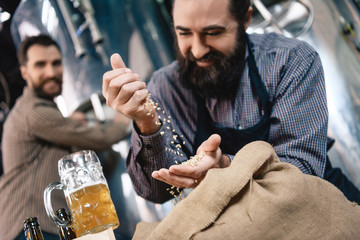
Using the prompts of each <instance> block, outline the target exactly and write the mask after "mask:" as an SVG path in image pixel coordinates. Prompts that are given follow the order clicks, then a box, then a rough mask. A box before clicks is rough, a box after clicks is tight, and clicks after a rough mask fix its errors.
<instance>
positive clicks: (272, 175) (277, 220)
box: [133, 141, 360, 240]
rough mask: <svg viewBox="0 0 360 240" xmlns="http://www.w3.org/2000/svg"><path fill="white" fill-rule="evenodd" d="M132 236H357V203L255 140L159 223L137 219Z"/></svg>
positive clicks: (359, 213)
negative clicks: (285, 160)
mask: <svg viewBox="0 0 360 240" xmlns="http://www.w3.org/2000/svg"><path fill="white" fill-rule="evenodd" d="M133 239H134V240H140V239H141V240H144V239H147V240H150V239H151V240H155V239H156V240H158V239H167V240H169V239H171V240H177V239H206V240H209V239H214V240H215V239H216V240H219V239H276V240H279V239H326V240H328V239H360V206H359V205H357V204H355V203H352V202H350V201H348V200H347V199H346V198H345V196H344V195H343V194H342V193H341V192H340V191H339V190H338V189H337V188H336V187H334V186H333V185H332V184H330V183H328V182H327V181H324V180H322V179H320V178H318V177H315V176H310V175H306V174H303V173H302V172H301V171H300V170H299V169H298V168H296V167H295V166H293V165H291V164H288V163H283V162H280V161H279V159H278V157H277V155H276V154H275V151H274V149H273V148H272V147H271V146H270V145H269V144H268V143H266V142H262V141H257V142H253V143H250V144H248V145H246V146H245V147H244V148H242V149H241V150H240V151H239V152H238V153H237V154H236V156H235V158H234V160H233V162H232V163H231V166H230V167H228V168H224V169H211V170H210V171H209V172H208V174H207V175H206V178H205V179H204V180H203V182H202V183H201V184H200V185H199V186H198V187H197V188H196V189H195V190H194V191H192V192H191V193H190V194H189V196H188V197H187V198H186V199H184V200H182V201H181V202H180V203H179V204H177V205H176V207H175V208H174V209H173V210H172V211H171V212H170V213H169V214H168V216H166V217H165V218H164V219H163V220H162V221H161V222H157V223H143V222H141V223H139V224H138V225H137V227H136V231H135V234H134V236H133Z"/></svg>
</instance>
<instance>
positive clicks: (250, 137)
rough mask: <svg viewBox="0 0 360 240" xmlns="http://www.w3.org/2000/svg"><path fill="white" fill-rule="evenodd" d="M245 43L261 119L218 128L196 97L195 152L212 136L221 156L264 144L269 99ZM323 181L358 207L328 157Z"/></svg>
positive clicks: (358, 197) (359, 197)
mask: <svg viewBox="0 0 360 240" xmlns="http://www.w3.org/2000/svg"><path fill="white" fill-rule="evenodd" d="M246 41H247V42H246V43H247V47H248V52H249V58H248V64H249V76H250V80H251V84H252V87H253V89H254V90H255V93H256V95H257V97H258V98H259V101H260V104H261V106H260V107H261V109H262V110H263V111H262V112H263V116H262V117H261V119H260V121H259V122H258V123H257V124H256V125H254V126H252V127H250V128H247V129H235V128H229V127H222V126H219V124H216V123H214V122H213V121H212V120H211V116H210V114H209V112H208V111H207V109H206V106H205V100H204V99H203V98H201V97H200V96H196V99H197V103H198V104H197V106H198V114H197V117H198V122H197V130H196V135H195V142H194V143H195V149H197V148H198V147H199V146H200V145H201V143H203V142H204V141H205V140H206V139H208V138H209V137H210V135H211V134H214V133H217V134H219V135H220V136H221V144H220V148H221V150H222V153H223V154H231V155H235V154H236V153H237V152H238V151H239V150H240V149H241V148H242V147H244V146H245V145H246V144H248V143H250V142H253V141H256V140H262V141H268V138H269V131H270V115H271V110H272V103H271V102H270V97H269V94H268V92H267V90H266V88H265V85H264V83H263V81H262V80H261V76H260V74H259V71H258V68H257V66H256V61H255V57H254V54H253V52H252V50H251V46H252V45H251V42H250V40H249V37H248V36H247V38H246ZM331 145H332V144H328V149H329V148H330V147H331ZM324 179H326V180H327V181H329V182H331V183H332V184H334V185H335V186H336V187H338V188H339V189H340V190H341V191H342V192H343V193H344V195H345V196H346V197H347V198H348V199H349V200H350V201H355V202H357V203H358V204H360V192H359V190H358V189H357V188H356V187H355V186H354V185H353V183H352V182H351V181H349V180H348V179H347V177H346V176H345V175H344V174H343V173H342V172H341V170H340V169H338V168H332V166H331V163H330V161H329V158H327V159H326V169H325V174H324Z"/></svg>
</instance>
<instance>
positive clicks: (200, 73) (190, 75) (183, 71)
mask: <svg viewBox="0 0 360 240" xmlns="http://www.w3.org/2000/svg"><path fill="white" fill-rule="evenodd" d="M245 48H246V32H245V30H244V26H240V27H239V28H238V30H237V37H236V42H235V47H234V49H233V50H232V52H231V54H230V56H228V57H227V56H225V55H224V54H223V53H221V52H219V51H217V50H213V49H212V50H210V52H209V53H208V54H206V55H205V56H203V57H202V58H201V59H195V57H194V56H193V54H192V53H191V51H189V52H188V53H187V55H186V56H185V57H183V56H182V55H181V53H180V51H179V49H178V48H177V49H178V51H177V52H178V53H177V60H178V62H179V66H180V80H181V82H182V84H183V85H184V86H185V87H189V88H192V90H193V91H194V92H195V93H196V94H198V95H200V96H201V97H217V98H231V97H234V95H235V94H236V89H237V86H238V83H239V81H240V77H241V74H242V71H243V68H244V62H245ZM202 59H206V60H207V61H212V62H213V64H212V65H211V66H208V67H199V66H197V64H196V62H195V60H200V61H201V60H202Z"/></svg>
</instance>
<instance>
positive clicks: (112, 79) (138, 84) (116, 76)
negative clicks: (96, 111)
mask: <svg viewBox="0 0 360 240" xmlns="http://www.w3.org/2000/svg"><path fill="white" fill-rule="evenodd" d="M110 62H111V66H112V68H113V70H111V71H108V72H106V73H105V74H104V76H103V81H102V93H103V95H104V97H105V98H106V103H107V105H108V106H110V107H112V108H113V109H115V110H116V111H118V112H121V113H123V114H124V115H126V116H127V117H129V118H131V119H133V120H134V121H135V122H136V124H137V126H138V128H139V130H140V131H141V133H142V134H144V135H150V134H153V133H155V132H156V131H157V130H158V129H159V128H160V126H158V125H156V124H155V122H156V121H157V120H158V118H157V114H156V111H154V109H146V107H145V102H146V98H147V96H148V92H147V90H146V84H145V83H144V82H143V81H140V77H139V75H138V74H136V73H133V72H132V71H131V69H129V68H126V66H125V64H124V62H123V60H122V58H121V56H120V55H119V54H117V53H116V54H113V55H112V56H111V58H110ZM149 111H153V112H152V114H151V115H149V114H148V113H149Z"/></svg>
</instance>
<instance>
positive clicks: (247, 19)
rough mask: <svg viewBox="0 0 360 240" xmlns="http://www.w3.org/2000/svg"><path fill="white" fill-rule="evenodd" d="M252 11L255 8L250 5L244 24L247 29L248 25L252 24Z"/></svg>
mask: <svg viewBox="0 0 360 240" xmlns="http://www.w3.org/2000/svg"><path fill="white" fill-rule="evenodd" d="M252 11H253V9H252V7H251V6H250V7H249V9H248V11H247V13H246V20H245V24H244V27H245V30H246V29H248V27H249V26H250V23H251V15H252Z"/></svg>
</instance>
